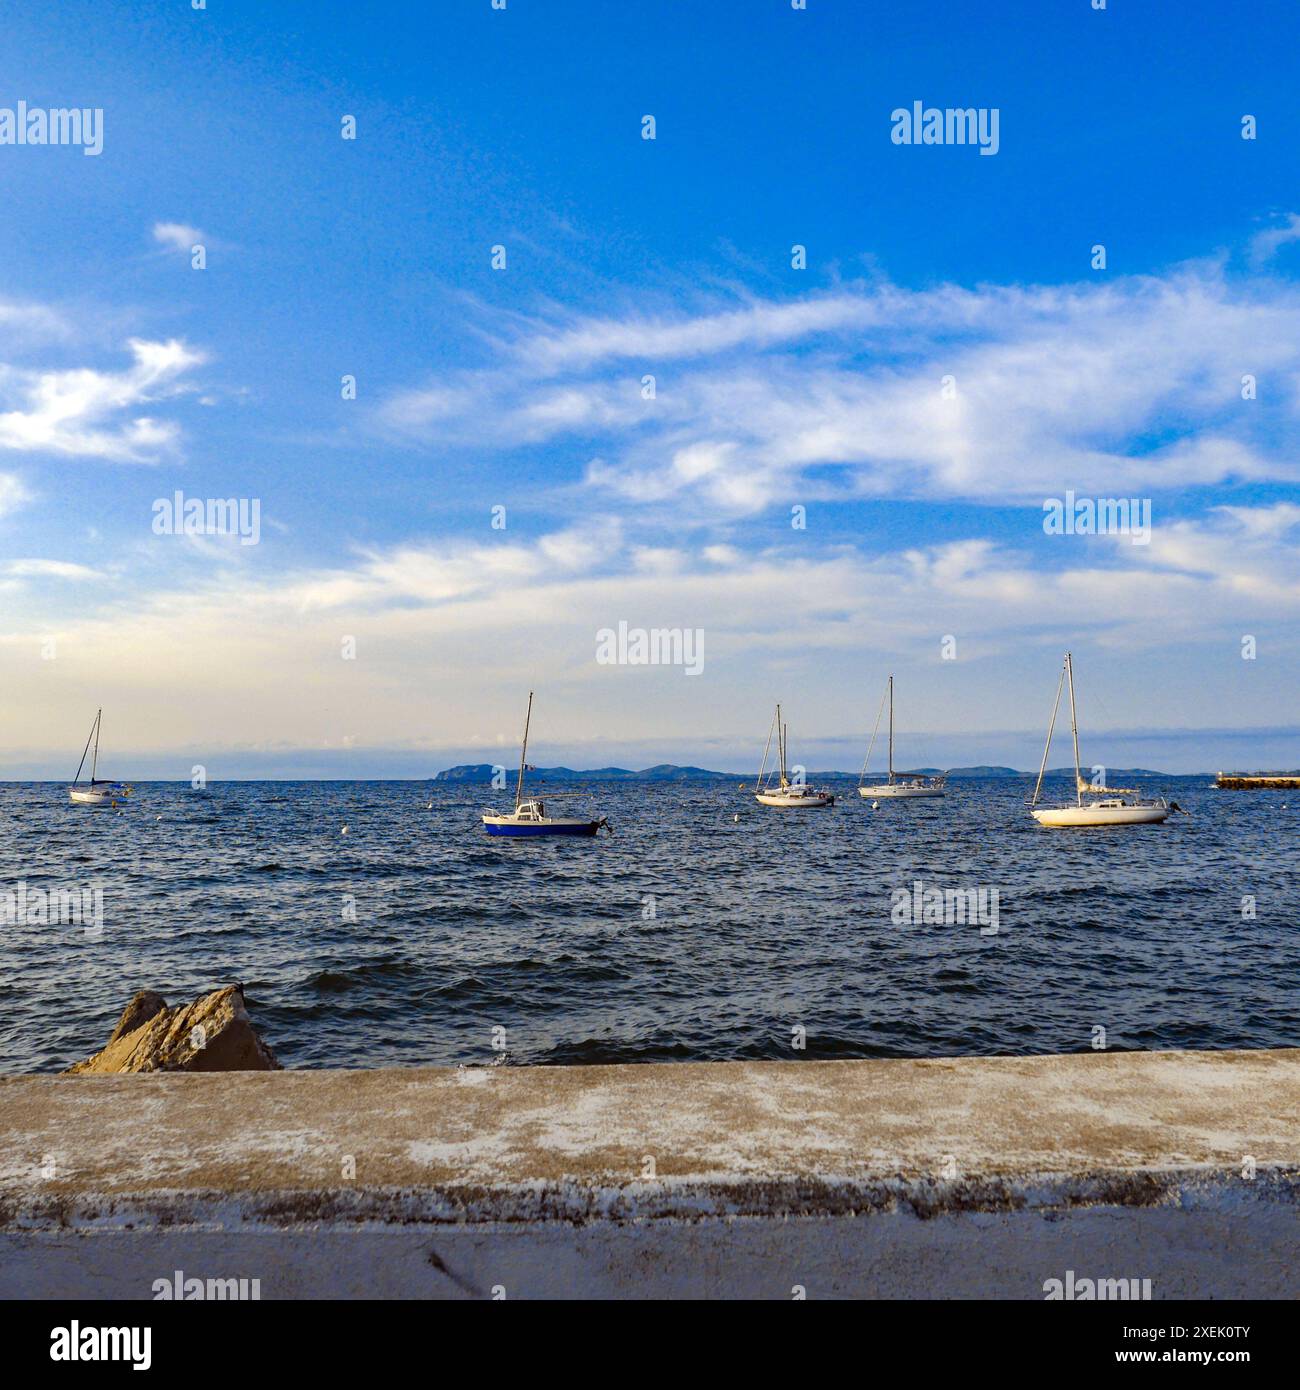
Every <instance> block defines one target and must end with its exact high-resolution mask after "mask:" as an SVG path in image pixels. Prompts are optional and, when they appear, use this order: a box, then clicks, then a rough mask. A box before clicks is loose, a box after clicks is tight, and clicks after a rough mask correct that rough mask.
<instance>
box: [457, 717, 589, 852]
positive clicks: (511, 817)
mask: <svg viewBox="0 0 1300 1390" xmlns="http://www.w3.org/2000/svg"><path fill="white" fill-rule="evenodd" d="M532 718H533V692H532V691H531V690H530V691H529V692H528V713H527V714H526V715H525V716H524V746H523V751H522V752H521V753H520V755H519V782H518V785H517V786H516V788H515V809H514V810H513V811H484V812H483V829H484V830H486V831H487V833H488V834H489V835H502V836H508V837H510V838H512V839H530V838H533V837H535V836H539V835H594V834H595V833H596V832H597V831H598V830H599V829H600V827H601V826H602V825H603V826H604V827H605V829H606V830H610V833H611V834H612V833H613V831H612V829H611V827H610V824H609V821H608V820H607V819H606V818H605V817H604V816H601V817H599V818H598V819H596V820H591V819H590V818H589V817H585V816H548V815H547V814H546V805H545V803H544V801H543V800H542V798H541V797H536V796H532V797H525V796H524V773H525V772H526V771H527V767H528V726H529V724H531V723H532ZM567 794H568V795H574V796H580V795H583V794H584V793H581V792H573V793H567ZM551 795H552V796H564V795H566V793H565V792H552V793H551Z"/></svg>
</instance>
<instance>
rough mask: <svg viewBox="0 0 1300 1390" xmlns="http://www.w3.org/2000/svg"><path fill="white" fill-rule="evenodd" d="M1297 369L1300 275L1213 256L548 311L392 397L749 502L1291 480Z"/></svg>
mask: <svg viewBox="0 0 1300 1390" xmlns="http://www.w3.org/2000/svg"><path fill="white" fill-rule="evenodd" d="M1298 370H1300V289H1297V287H1296V286H1295V285H1293V284H1290V283H1287V282H1284V281H1277V280H1272V279H1264V278H1256V279H1253V280H1248V281H1232V280H1230V279H1228V278H1227V276H1226V274H1225V271H1224V268H1223V266H1222V265H1220V264H1217V263H1197V264H1193V265H1188V266H1183V267H1179V268H1177V269H1175V270H1173V271H1171V272H1169V273H1168V274H1167V275H1164V276H1156V277H1134V278H1130V279H1117V280H1111V281H1101V280H1099V281H1097V282H1096V283H1086V284H1080V285H1074V286H1067V287H1052V286H1032V287H998V286H992V287H982V288H979V289H975V290H966V289H961V288H957V287H951V286H948V287H941V288H938V289H934V290H924V291H907V290H902V289H899V288H897V287H895V286H892V285H888V284H880V283H871V284H862V285H857V286H848V287H844V288H841V289H839V290H837V291H835V292H834V293H831V294H822V295H816V296H811V297H808V298H806V299H802V300H798V301H793V302H779V303H778V302H751V303H748V304H746V305H744V306H743V307H740V308H731V309H726V310H718V311H715V312H711V313H704V314H697V315H693V316H679V317H677V318H675V319H673V318H670V317H655V318H647V317H644V316H635V315H634V316H629V317H628V318H625V319H605V318H595V319H569V320H566V321H564V322H563V323H560V324H557V325H553V326H546V325H541V324H538V323H536V322H534V323H532V324H530V325H527V326H525V327H523V328H521V329H519V331H518V335H517V336H515V337H513V338H512V339H511V340H510V341H509V343H508V344H506V345H504V347H503V348H502V349H501V353H500V357H499V360H498V362H497V363H496V365H494V366H491V367H488V368H484V369H482V370H480V371H476V372H462V373H458V374H456V375H455V376H454V377H453V378H452V379H449V380H445V381H442V382H439V383H436V384H432V385H430V386H428V387H422V388H415V389H413V390H410V391H406V392H400V393H397V394H395V395H394V396H393V397H391V398H390V399H389V400H388V401H387V402H386V403H385V404H384V406H383V407H382V409H381V411H380V417H379V418H380V420H381V422H382V424H383V425H384V426H385V427H387V428H390V429H397V430H399V431H401V432H403V433H405V434H406V435H407V436H409V437H412V438H415V439H423V440H427V441H429V442H439V443H445V442H451V441H457V440H463V439H464V438H466V437H467V434H468V432H469V431H474V432H477V435H478V437H479V438H480V439H482V438H483V437H484V435H485V434H486V437H487V439H488V441H489V442H495V443H498V444H507V445H510V444H515V445H517V444H535V443H541V442H546V441H549V440H555V439H560V438H564V439H566V440H570V441H581V442H582V443H583V444H585V446H586V447H587V449H588V451H589V457H593V458H594V459H595V460H596V461H594V462H593V463H592V465H591V466H590V468H589V469H588V473H587V480H588V482H589V483H590V484H591V485H593V486H595V487H598V488H600V489H602V490H605V491H607V492H609V493H612V494H616V495H618V496H621V497H623V498H625V499H627V500H628V501H630V502H634V503H647V502H658V501H664V500H668V499H673V498H683V497H694V498H697V499H698V500H699V502H700V504H701V506H702V507H704V508H706V509H708V510H709V511H710V512H713V511H718V512H722V513H725V514H729V515H743V514H746V513H750V512H755V511H758V510H761V509H762V508H764V507H766V506H768V505H771V504H772V503H774V502H777V501H789V500H790V499H791V498H793V499H795V500H806V499H807V498H809V497H826V496H839V497H852V496H908V497H921V498H961V499H970V500H975V501H992V500H1004V499H1016V498H1019V499H1025V498H1032V497H1034V496H1038V497H1041V496H1043V495H1044V494H1045V493H1050V492H1053V491H1056V490H1059V489H1061V488H1064V487H1071V486H1072V487H1075V488H1077V489H1080V490H1088V489H1092V490H1103V489H1115V488H1128V489H1134V488H1144V489H1153V488H1161V487H1170V486H1177V487H1181V486H1187V485H1195V484H1204V483H1211V482H1218V481H1223V480H1225V479H1229V478H1245V479H1252V478H1253V479H1272V480H1282V481H1295V480H1297V479H1298V478H1300V464H1298V463H1297V460H1296V456H1295V453H1294V450H1292V449H1291V448H1290V447H1289V444H1288V443H1287V440H1288V439H1289V438H1290V437H1291V434H1292V431H1291V429H1290V425H1291V424H1292V423H1293V422H1294V419H1295V416H1296V414H1297V406H1298V404H1300V399H1298V397H1297V394H1296V390H1295V386H1294V381H1295V375H1296V372H1297V371H1298ZM644 374H650V375H654V376H656V378H657V380H656V383H655V390H654V395H653V398H650V399H647V392H645V391H643V390H642V376H643V375H644ZM558 376H562V378H563V379H557V377H558ZM1247 376H1250V377H1253V378H1255V380H1256V390H1255V397H1254V398H1253V399H1251V398H1249V396H1248V395H1243V379H1244V378H1246V377H1247ZM1281 422H1285V423H1286V425H1287V428H1285V429H1283V428H1281Z"/></svg>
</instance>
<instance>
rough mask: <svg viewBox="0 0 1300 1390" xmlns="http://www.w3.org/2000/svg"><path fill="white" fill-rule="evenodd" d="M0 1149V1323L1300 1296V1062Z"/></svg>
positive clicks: (875, 1084) (1040, 1070)
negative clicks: (161, 1311)
mask: <svg viewBox="0 0 1300 1390" xmlns="http://www.w3.org/2000/svg"><path fill="white" fill-rule="evenodd" d="M0 1134H3V1136H4V1142H3V1144H2V1145H0V1296H9V1297H12V1296H18V1295H21V1294H22V1293H24V1292H28V1293H34V1292H41V1293H44V1294H50V1293H68V1294H83V1293H84V1294H94V1295H96V1296H103V1295H106V1294H107V1295H111V1294H117V1295H119V1296H125V1297H148V1296H149V1285H150V1284H151V1282H152V1280H153V1279H156V1278H159V1277H161V1276H163V1275H166V1276H168V1277H170V1275H171V1273H172V1271H173V1270H174V1269H182V1270H184V1271H185V1272H186V1273H187V1274H191V1273H192V1274H195V1275H199V1276H230V1277H235V1276H241V1275H242V1276H245V1277H250V1278H254V1277H255V1278H259V1279H261V1281H262V1290H263V1297H277V1296H288V1295H293V1294H295V1293H314V1294H316V1295H317V1296H354V1295H364V1294H370V1295H382V1296H388V1297H394V1296H397V1297H400V1296H411V1297H431V1296H439V1295H442V1296H453V1297H455V1296H467V1297H473V1296H491V1290H492V1289H493V1288H494V1287H501V1288H504V1290H505V1291H506V1296H507V1297H523V1296H545V1295H557V1294H558V1295H562V1294H566V1293H567V1294H574V1295H579V1296H596V1297H599V1296H635V1295H638V1294H640V1295H647V1294H659V1295H669V1296H672V1295H687V1296H689V1295H696V1296H725V1295H733V1296H771V1297H785V1298H788V1297H790V1296H791V1293H790V1291H791V1289H792V1288H793V1287H794V1286H795V1285H801V1286H804V1287H806V1288H808V1290H809V1295H810V1296H825V1295H836V1294H837V1295H858V1296H862V1295H867V1296H871V1295H892V1296H926V1295H930V1296H956V1297H961V1296H972V1297H991V1296H993V1297H996V1296H1004V1297H1042V1296H1043V1295H1042V1284H1043V1281H1044V1280H1045V1279H1048V1278H1052V1277H1063V1276H1064V1273H1065V1271H1066V1269H1073V1270H1074V1271H1075V1272H1076V1275H1087V1276H1093V1277H1124V1278H1128V1277H1136V1278H1150V1279H1152V1281H1153V1286H1154V1290H1155V1296H1156V1297H1169V1296H1175V1295H1177V1296H1217V1297H1234V1296H1253V1297H1288V1296H1289V1297H1295V1296H1297V1294H1300V1252H1298V1246H1300V1227H1298V1223H1297V1217H1298V1212H1300V1207H1298V1205H1297V1191H1298V1187H1300V1051H1291V1050H1287V1051H1261V1052H1244V1053H1243V1052H1239V1053H1231V1052H1218V1053H1124V1054H1105V1053H1096V1054H1086V1055H1078V1056H1068V1057H1030V1058H963V1059H951V1060H943V1061H880V1062H820V1063H818V1062H806V1063H793V1062H791V1063H712V1064H676V1065H661V1066H654V1065H644V1066H617V1067H564V1068H511V1067H500V1068H478V1069H457V1070H451V1069H427V1070H411V1071H399V1070H387V1071H369V1072H277V1073H273V1074H258V1073H241V1074H229V1075H222V1074H211V1075H197V1074H192V1075H186V1074H154V1075H149V1076H121V1077H116V1076H105V1077H91V1076H87V1077H83V1078H78V1079H75V1080H72V1079H62V1078H51V1077H10V1078H4V1079H0ZM1251 1172H1253V1174H1254V1176H1253V1177H1247V1176H1244V1174H1246V1173H1251ZM146 1276H148V1278H146Z"/></svg>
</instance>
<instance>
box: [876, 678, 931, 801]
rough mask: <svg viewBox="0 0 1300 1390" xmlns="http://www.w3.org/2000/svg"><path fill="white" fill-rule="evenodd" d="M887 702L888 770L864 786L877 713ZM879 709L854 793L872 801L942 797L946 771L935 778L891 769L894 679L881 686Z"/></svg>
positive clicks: (879, 712)
mask: <svg viewBox="0 0 1300 1390" xmlns="http://www.w3.org/2000/svg"><path fill="white" fill-rule="evenodd" d="M886 699H887V700H888V701H889V773H888V780H887V781H884V782H875V783H873V784H871V785H869V786H868V785H864V783H865V782H866V777H867V764H868V763H869V762H870V761H871V750H872V749H873V748H874V747H875V746H876V734H877V733H878V732H879V731H880V715H881V713H883V711H884V703H885V700H886ZM880 703H881V708H880V710H878V711H877V712H876V727H875V728H874V729H872V731H871V742H870V743H869V744H868V745H867V756H866V757H865V758H864V759H863V760H862V774H861V776H860V777H859V778H858V795H859V796H865V797H867V798H869V799H870V800H872V801H875V800H877V799H878V798H880V797H885V796H888V797H893V798H895V799H896V800H897V799H901V798H904V797H918V796H943V795H944V792H945V790H946V785H945V784H946V783H947V780H948V774H947V773H946V772H944V773H940V774H939V775H938V776H937V777H926V776H922V775H921V774H919V773H909V772H901V773H900V772H895V771H894V678H893V676H890V678H889V684H888V685H887V686H886V688H885V694H884V696H882V697H881V702H880Z"/></svg>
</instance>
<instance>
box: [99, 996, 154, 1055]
mask: <svg viewBox="0 0 1300 1390" xmlns="http://www.w3.org/2000/svg"><path fill="white" fill-rule="evenodd" d="M166 1007H167V1001H166V1000H165V999H164V998H163V997H162V995H161V994H156V993H155V992H154V991H153V990H151V989H142V990H141V991H140V993H139V994H137V995H136V996H135V997H134V998H133V999H132V1000H131V1002H130V1003H129V1004H128V1005H127V1006H126V1008H125V1009H123V1010H122V1017H121V1018H119V1019H118V1021H117V1027H116V1028H114V1029H113V1032H112V1035H111V1036H110V1038H109V1040H108V1042H109V1046H110V1047H111V1046H112V1045H113V1043H115V1042H116V1041H117V1040H118V1038H124V1037H126V1035H127V1034H128V1033H134V1032H135V1030H136V1029H137V1028H142V1027H143V1026H144V1025H145V1024H146V1023H148V1022H149V1020H150V1019H151V1018H152V1017H153V1016H154V1015H155V1014H160V1013H162V1011H163V1010H164V1009H165V1008H166Z"/></svg>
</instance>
